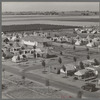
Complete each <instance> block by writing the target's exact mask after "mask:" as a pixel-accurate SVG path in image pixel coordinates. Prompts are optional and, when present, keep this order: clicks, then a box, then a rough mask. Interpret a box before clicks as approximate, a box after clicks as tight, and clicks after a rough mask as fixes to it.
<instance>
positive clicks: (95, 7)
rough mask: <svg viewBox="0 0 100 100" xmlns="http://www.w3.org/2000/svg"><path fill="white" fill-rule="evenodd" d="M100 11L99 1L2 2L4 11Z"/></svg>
mask: <svg viewBox="0 0 100 100" xmlns="http://www.w3.org/2000/svg"><path fill="white" fill-rule="evenodd" d="M75 10H78V11H87V10H89V11H99V2H2V12H5V11H11V12H20V11H75Z"/></svg>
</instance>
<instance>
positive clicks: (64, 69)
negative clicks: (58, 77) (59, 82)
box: [62, 65, 67, 77]
mask: <svg viewBox="0 0 100 100" xmlns="http://www.w3.org/2000/svg"><path fill="white" fill-rule="evenodd" d="M62 69H63V71H64V72H65V77H67V71H66V67H65V66H64V65H63V66H62Z"/></svg>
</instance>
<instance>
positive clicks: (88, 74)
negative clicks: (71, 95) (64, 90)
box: [50, 59, 100, 81]
mask: <svg viewBox="0 0 100 100" xmlns="http://www.w3.org/2000/svg"><path fill="white" fill-rule="evenodd" d="M82 64H83V65H80V63H78V64H77V65H76V64H60V65H53V66H50V71H51V72H52V73H55V74H65V76H66V77H69V76H74V77H73V79H75V78H76V79H77V80H83V81H86V80H92V79H96V78H98V74H99V72H98V71H97V70H96V69H95V67H100V63H99V62H98V63H97V62H96V61H95V59H91V60H84V61H82ZM81 66H84V68H83V67H81Z"/></svg>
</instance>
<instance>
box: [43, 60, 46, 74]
mask: <svg viewBox="0 0 100 100" xmlns="http://www.w3.org/2000/svg"><path fill="white" fill-rule="evenodd" d="M42 66H43V68H44V71H43V72H46V69H45V68H46V63H45V60H43V61H42Z"/></svg>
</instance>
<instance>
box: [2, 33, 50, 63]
mask: <svg viewBox="0 0 100 100" xmlns="http://www.w3.org/2000/svg"><path fill="white" fill-rule="evenodd" d="M38 35H39V36H37V34H36V33H35V32H34V33H32V34H30V35H29V34H27V33H25V32H24V33H23V34H20V33H13V34H5V33H3V32H2V58H4V57H5V58H9V57H10V58H12V61H13V62H21V61H22V60H26V58H27V57H30V56H33V55H34V54H35V57H38V56H39V57H40V56H44V55H46V54H47V53H48V48H46V47H47V46H49V45H51V41H50V40H49V39H47V38H44V34H43V35H42V33H41V34H38Z"/></svg>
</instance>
